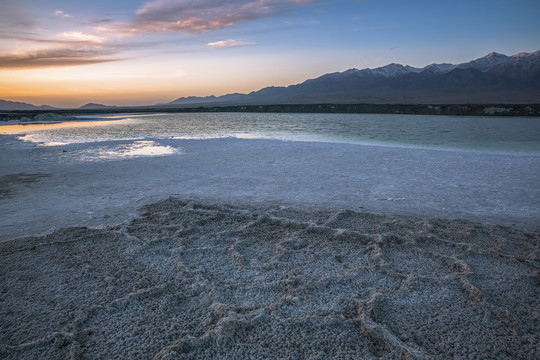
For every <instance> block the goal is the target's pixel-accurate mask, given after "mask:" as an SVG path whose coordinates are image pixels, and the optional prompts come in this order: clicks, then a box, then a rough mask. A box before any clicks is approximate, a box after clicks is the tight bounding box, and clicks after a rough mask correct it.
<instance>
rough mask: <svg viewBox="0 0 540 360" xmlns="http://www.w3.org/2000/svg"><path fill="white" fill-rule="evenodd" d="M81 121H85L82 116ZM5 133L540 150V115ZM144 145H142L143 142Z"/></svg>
mask: <svg viewBox="0 0 540 360" xmlns="http://www.w3.org/2000/svg"><path fill="white" fill-rule="evenodd" d="M81 120H82V119H81ZM1 133H12V134H13V133H18V134H20V135H19V138H20V139H22V140H25V141H30V142H33V143H37V144H39V145H48V146H57V145H64V144H72V143H91V142H103V141H114V140H133V141H139V142H140V141H147V140H148V139H156V138H157V139H209V138H225V137H236V138H245V139H280V140H287V141H319V142H346V143H358V144H372V145H383V146H403V147H428V148H444V149H460V150H477V151H502V152H527V153H540V118H528V117H462V116H426V115H420V116H419V115H387V114H282V113H280V114H273V113H270V114H269V113H192V114H190V113H181V114H151V115H125V114H124V115H115V116H109V117H102V118H97V119H93V120H92V121H90V119H85V120H84V121H80V122H68V123H61V124H41V125H25V126H19V127H15V128H13V127H12V128H11V129H8V127H6V126H0V134H1ZM139 145H140V143H139Z"/></svg>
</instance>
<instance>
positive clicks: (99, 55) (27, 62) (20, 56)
mask: <svg viewBox="0 0 540 360" xmlns="http://www.w3.org/2000/svg"><path fill="white" fill-rule="evenodd" d="M110 54H111V52H110V51H107V50H105V51H103V50H101V51H100V50H96V49H92V50H81V49H75V50H73V49H47V50H41V51H27V52H23V53H17V54H10V55H0V69H4V70H6V69H12V70H13V69H19V70H21V69H35V68H46V67H60V66H76V65H88V64H97V63H103V62H110V61H117V60H120V59H115V58H105V57H103V56H106V55H110Z"/></svg>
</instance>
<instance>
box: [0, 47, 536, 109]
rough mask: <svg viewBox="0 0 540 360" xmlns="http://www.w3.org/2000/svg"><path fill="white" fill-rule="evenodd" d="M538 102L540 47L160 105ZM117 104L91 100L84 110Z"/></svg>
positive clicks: (9, 105)
mask: <svg viewBox="0 0 540 360" xmlns="http://www.w3.org/2000/svg"><path fill="white" fill-rule="evenodd" d="M331 103H333V104H346V103H349V104H355V103H369V104H459V103H462V104H473V103H475V104H527V103H531V104H538V103H540V51H536V52H533V53H519V54H516V55H512V56H506V55H503V54H499V53H496V52H492V53H490V54H488V55H486V56H484V57H481V58H479V59H476V60H473V61H470V62H467V63H462V64H457V65H455V64H448V63H444V64H431V65H428V66H425V67H423V68H416V67H412V66H408V65H401V64H395V63H393V64H389V65H386V66H383V67H379V68H375V69H361V70H359V69H349V70H347V71H343V72H335V73H329V74H325V75H322V76H320V77H318V78H315V79H309V80H306V81H304V82H302V83H300V84H295V85H290V86H282V87H276V86H270V87H265V88H263V89H261V90H258V91H253V92H251V93H249V94H239V93H234V94H227V95H223V96H206V97H196V96H189V97H181V98H178V99H176V100H174V101H171V102H169V103H166V104H158V105H155V106H203V105H213V106H227V105H268V104H331ZM109 107H114V106H106V105H101V104H94V103H89V104H86V105H83V106H81V108H80V109H87V110H91V109H104V108H109ZM55 109H56V108H54V107H52V106H48V105H41V106H35V105H32V104H27V103H21V102H13V101H6V100H0V110H8V111H9V110H55Z"/></svg>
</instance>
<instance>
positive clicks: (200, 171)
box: [0, 136, 540, 241]
mask: <svg viewBox="0 0 540 360" xmlns="http://www.w3.org/2000/svg"><path fill="white" fill-rule="evenodd" d="M145 141H151V142H153V143H155V145H156V146H161V147H163V148H165V149H173V150H175V153H174V154H173V155H169V156H158V157H134V158H126V159H120V160H111V161H108V160H106V159H105V160H99V159H97V160H94V161H86V160H84V159H85V158H86V157H88V156H92V155H93V154H96V151H97V152H98V153H99V152H104V153H108V152H111V151H113V150H114V149H116V148H117V147H118V146H123V147H126V146H131V144H134V142H132V141H131V140H126V141H115V142H105V143H102V144H99V146H97V145H96V144H85V143H82V144H69V145H62V146H54V147H39V146H34V145H31V144H28V143H22V142H20V141H19V140H16V139H14V138H13V137H9V136H0V148H1V149H2V150H3V151H2V153H1V154H0V160H1V162H2V165H3V166H2V168H1V169H0V170H1V172H0V182H1V183H2V193H1V194H0V195H2V197H1V198H0V213H1V214H2V216H1V217H0V228H1V229H2V230H1V232H0V241H5V240H8V239H11V238H14V237H22V236H29V235H36V234H45V233H48V232H51V231H53V230H54V229H58V228H61V227H69V226H89V227H100V226H102V227H103V226H108V225H114V224H118V223H122V222H125V221H128V220H129V219H130V218H131V217H133V216H134V215H135V214H136V211H137V209H138V208H139V207H140V206H142V205H145V204H148V203H151V202H155V201H158V200H160V199H164V198H167V197H168V196H171V195H172V196H180V197H184V198H194V199H199V200H202V201H218V202H221V201H225V202H229V203H240V204H246V203H248V204H249V203H251V204H261V205H268V204H282V205H287V206H300V207H302V208H305V209H308V210H309V209H313V208H326V209H336V208H343V209H351V210H358V209H361V210H363V211H366V212H370V213H379V214H401V215H412V216H420V217H438V218H454V219H456V218H457V219H460V218H461V219H467V220H470V221H475V222H483V223H493V224H501V225H506V226H514V227H517V228H520V229H523V228H531V229H532V230H535V229H538V227H539V224H540V210H539V209H540V204H539V201H538V199H540V186H538V183H537V179H538V178H540V157H536V156H521V155H509V154H487V153H475V152H456V151H439V150H433V149H414V148H410V149H409V148H393V147H377V146H369V145H354V144H343V143H316V142H286V141H279V140H245V139H231V138H224V139H209V140H184V139H158V138H152V139H145ZM51 209H53V211H51Z"/></svg>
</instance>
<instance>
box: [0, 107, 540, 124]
mask: <svg viewBox="0 0 540 360" xmlns="http://www.w3.org/2000/svg"><path fill="white" fill-rule="evenodd" d="M132 112H138V113H143V114H144V113H190V112H252V113H257V112H262V113H265V112H270V113H326V114H331V113H338V114H347V113H349V114H410V115H440V116H444V115H455V116H503V117H513V116H531V117H540V104H530V103H527V104H521V103H510V104H503V103H493V104H488V103H485V104H366V103H352V104H343V103H330V104H322V103H320V104H319V103H316V104H234V103H231V104H209V103H202V104H196V103H194V104H185V105H163V106H109V107H104V108H96V109H60V108H59V109H53V110H0V121H8V120H12V119H16V118H20V117H30V118H34V117H36V116H38V117H39V116H43V115H47V114H60V115H64V116H81V115H93V114H99V115H114V114H120V113H132Z"/></svg>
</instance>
